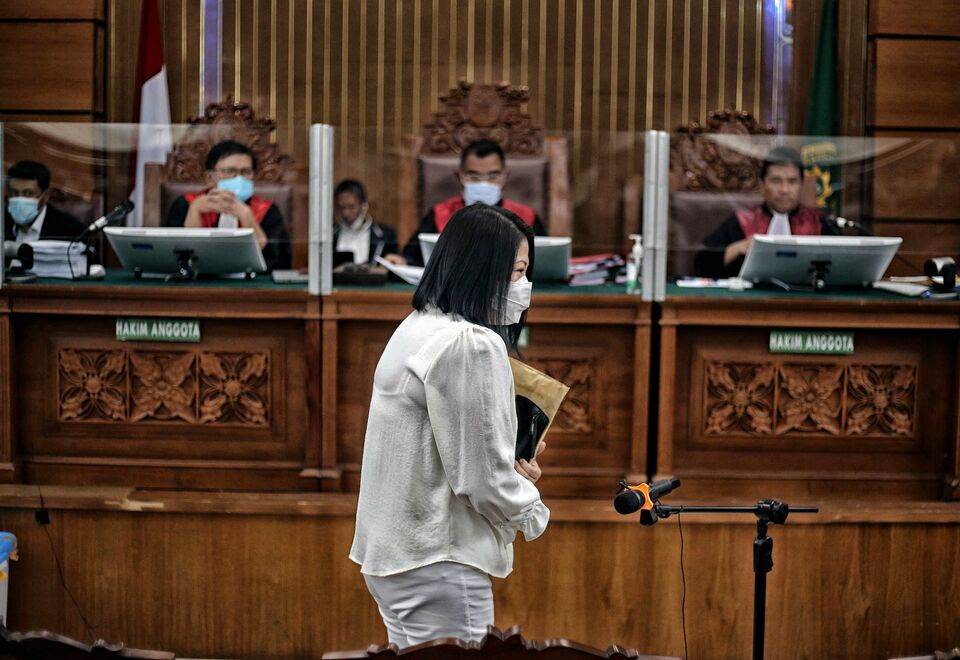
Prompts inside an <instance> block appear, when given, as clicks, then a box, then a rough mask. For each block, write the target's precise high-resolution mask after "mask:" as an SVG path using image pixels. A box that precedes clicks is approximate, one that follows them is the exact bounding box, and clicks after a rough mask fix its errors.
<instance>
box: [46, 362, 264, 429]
mask: <svg viewBox="0 0 960 660" xmlns="http://www.w3.org/2000/svg"><path fill="white" fill-rule="evenodd" d="M269 362H270V358H269V352H265V351H264V352H256V351H251V352H238V353H230V352H212V351H199V350H193V351H184V350H180V351H173V350H171V351H136V350H91V349H84V350H76V349H71V348H64V349H61V350H60V351H59V352H58V374H59V385H58V391H59V399H58V401H59V411H58V419H59V420H60V421H104V420H107V421H114V422H139V421H144V420H149V421H155V422H166V423H187V424H241V425H244V426H262V427H265V426H268V425H269V421H270V395H269V391H270V382H269V381H270V370H269Z"/></svg>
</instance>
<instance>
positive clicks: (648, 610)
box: [0, 486, 960, 658]
mask: <svg viewBox="0 0 960 660" xmlns="http://www.w3.org/2000/svg"><path fill="white" fill-rule="evenodd" d="M0 491H2V492H0V497H2V501H3V502H5V503H6V504H7V506H6V508H3V509H0V529H4V530H8V531H12V532H14V533H15V534H17V536H18V537H19V539H20V547H21V552H20V561H19V562H18V563H15V564H14V565H13V566H12V570H11V576H10V600H9V614H10V627H11V628H13V629H21V630H22V629H37V628H46V629H50V630H54V631H57V632H61V633H65V634H68V635H71V636H73V637H76V638H78V639H81V640H87V641H90V640H92V639H94V638H104V639H107V640H111V641H123V642H125V643H126V644H127V645H129V646H133V647H139V648H155V649H164V650H171V651H175V652H176V653H177V655H178V656H181V657H182V656H186V657H233V658H254V657H256V658H300V657H319V656H320V655H321V653H322V652H323V651H327V650H342V649H351V648H364V647H366V646H367V645H369V644H371V643H382V642H384V641H385V637H386V634H385V631H384V629H383V626H382V624H381V622H380V619H379V617H378V615H377V611H376V608H375V607H374V605H373V602H372V600H371V599H370V597H369V595H368V594H367V592H366V589H365V587H364V584H363V580H362V579H361V577H360V574H359V571H358V568H357V567H356V566H355V565H354V564H352V563H351V562H350V561H349V559H347V552H348V550H349V547H350V542H351V539H352V535H353V510H354V506H355V500H354V498H353V497H352V496H349V495H325V494H297V493H288V494H284V495H264V496H256V495H217V494H207V495H203V494H185V493H161V492H153V493H151V492H146V491H145V492H134V491H129V490H125V489H73V488H67V487H60V488H55V487H49V488H45V489H44V491H43V494H44V499H45V503H46V506H47V507H48V508H49V510H50V514H51V524H50V526H49V527H48V528H47V529H46V531H49V533H50V539H51V540H52V546H53V549H55V551H56V554H57V557H58V558H59V560H60V562H61V565H62V568H63V574H64V578H65V580H66V583H67V585H68V586H69V588H70V590H71V592H72V593H73V595H74V597H75V598H76V600H77V603H78V604H79V606H80V608H81V609H82V611H83V615H84V616H85V617H86V619H87V621H88V622H89V624H90V627H91V629H92V630H90V631H87V630H86V627H85V624H84V623H83V622H82V621H81V619H80V616H79V614H78V611H77V608H76V606H75V605H74V604H73V603H72V602H71V601H70V598H69V597H68V596H67V595H66V593H65V591H64V587H63V585H62V584H60V582H59V580H58V579H57V578H56V576H57V568H56V566H55V562H54V557H53V554H52V553H51V543H50V541H48V539H47V538H46V531H45V530H44V529H43V528H42V527H39V526H37V525H36V524H35V522H34V508H35V507H36V506H38V505H39V498H38V497H37V495H36V487H31V486H2V487H0ZM547 503H548V505H549V506H551V508H552V510H553V513H554V515H553V519H552V521H551V524H550V527H549V528H548V531H547V533H546V534H545V535H544V536H543V537H542V538H541V539H539V540H537V541H535V542H533V543H529V544H527V543H523V542H519V543H517V544H516V570H515V571H514V574H513V575H511V576H510V577H509V578H507V579H506V580H497V581H495V586H494V593H495V600H496V622H497V625H498V626H500V627H502V628H503V627H507V626H509V625H512V624H520V625H521V626H522V627H523V632H524V635H525V637H527V638H528V639H530V638H532V639H544V638H552V637H567V638H570V639H574V640H577V641H580V642H584V643H588V644H591V645H593V646H597V647H600V648H605V647H607V646H608V645H609V644H613V643H617V644H621V645H625V646H631V647H635V648H637V649H638V650H640V651H642V652H646V653H652V654H653V653H655V654H665V655H679V656H683V655H684V640H683V625H682V618H681V603H682V599H683V593H684V592H683V582H682V578H681V571H680V531H681V527H680V525H678V524H676V522H675V521H674V520H672V519H671V520H669V521H663V522H661V523H659V524H658V525H657V526H656V527H654V528H644V527H641V526H639V525H638V524H636V523H635V521H633V520H630V519H627V518H621V517H618V516H616V514H613V513H611V510H610V507H609V503H608V502H605V501H578V502H575V501H569V500H548V502H547ZM799 503H800V502H797V504H799ZM958 522H960V518H958V515H957V513H956V511H955V506H953V505H950V504H939V503H931V504H923V505H916V506H906V505H897V504H888V505H884V506H881V507H876V508H869V507H865V506H863V505H850V506H849V507H847V506H845V505H843V504H833V505H830V506H828V507H826V508H825V509H824V511H823V512H821V513H820V514H816V515H813V516H810V517H807V518H804V517H802V516H800V515H795V516H794V517H793V518H791V519H789V520H788V523H787V525H785V526H783V527H774V528H771V536H772V537H773V538H774V562H775V567H774V570H773V572H772V573H771V574H770V575H769V583H768V593H767V616H768V619H767V645H766V649H767V657H768V658H853V657H863V658H887V657H895V656H901V655H912V654H919V653H921V652H932V651H933V649H934V648H939V649H946V648H952V647H953V646H956V645H957V644H958V642H960V608H958V607H957V606H956V597H957V594H958V593H960V524H958ZM682 530H683V546H684V552H683V566H684V573H685V576H686V637H687V647H688V651H689V657H691V658H744V657H748V655H749V652H750V640H751V626H752V603H753V574H752V539H753V537H754V535H755V525H754V524H753V518H752V516H745V517H743V518H738V517H735V516H730V515H727V516H720V517H708V516H701V517H696V516H694V515H693V514H688V515H687V516H685V517H684V519H683V521H682Z"/></svg>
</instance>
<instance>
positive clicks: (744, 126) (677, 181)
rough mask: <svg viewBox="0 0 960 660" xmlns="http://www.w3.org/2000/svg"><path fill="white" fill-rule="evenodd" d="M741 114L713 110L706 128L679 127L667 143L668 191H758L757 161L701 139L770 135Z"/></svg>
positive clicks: (748, 115) (769, 128)
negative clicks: (725, 136)
mask: <svg viewBox="0 0 960 660" xmlns="http://www.w3.org/2000/svg"><path fill="white" fill-rule="evenodd" d="M774 132H775V130H774V128H773V126H769V125H762V124H759V123H758V122H757V120H756V119H755V118H754V116H753V115H752V114H751V113H749V112H747V111H745V110H714V111H713V112H711V113H710V117H709V118H708V119H707V123H706V125H702V124H700V123H699V122H691V123H689V124H687V125H686V126H680V127H678V128H677V129H676V131H675V134H674V135H673V136H671V140H670V187H671V189H673V190H695V191H703V192H753V191H755V190H758V189H759V188H760V178H759V173H760V161H759V160H758V159H757V158H754V157H752V156H749V155H746V154H743V153H740V152H738V151H735V150H733V149H729V148H727V147H724V146H723V145H722V144H720V143H719V142H716V141H714V140H710V139H704V137H703V136H704V135H708V134H724V135H744V136H747V135H772V134H773V133H774Z"/></svg>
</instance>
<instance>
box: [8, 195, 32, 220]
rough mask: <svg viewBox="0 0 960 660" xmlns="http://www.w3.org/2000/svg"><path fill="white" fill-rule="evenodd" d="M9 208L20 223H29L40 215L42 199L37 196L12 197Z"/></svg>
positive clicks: (11, 214)
mask: <svg viewBox="0 0 960 660" xmlns="http://www.w3.org/2000/svg"><path fill="white" fill-rule="evenodd" d="M7 210H8V211H10V216H11V217H12V218H13V221H14V222H16V223H17V224H18V225H21V226H23V225H29V224H30V223H31V222H33V221H34V220H36V219H37V216H38V215H40V200H38V199H37V198H36V197H11V198H10V199H9V200H8V201H7Z"/></svg>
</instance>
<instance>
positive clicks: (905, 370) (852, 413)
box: [847, 365, 917, 435]
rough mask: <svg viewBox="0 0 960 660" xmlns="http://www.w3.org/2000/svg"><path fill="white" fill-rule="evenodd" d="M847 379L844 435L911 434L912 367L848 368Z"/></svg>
mask: <svg viewBox="0 0 960 660" xmlns="http://www.w3.org/2000/svg"><path fill="white" fill-rule="evenodd" d="M847 377H848V379H849V384H848V387H847V398H848V401H847V433H849V434H851V435H911V434H912V433H913V420H914V418H915V415H914V391H915V389H916V382H917V370H916V367H912V366H909V365H894V366H885V365H884V366H881V365H850V367H849V368H848V369H847Z"/></svg>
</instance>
